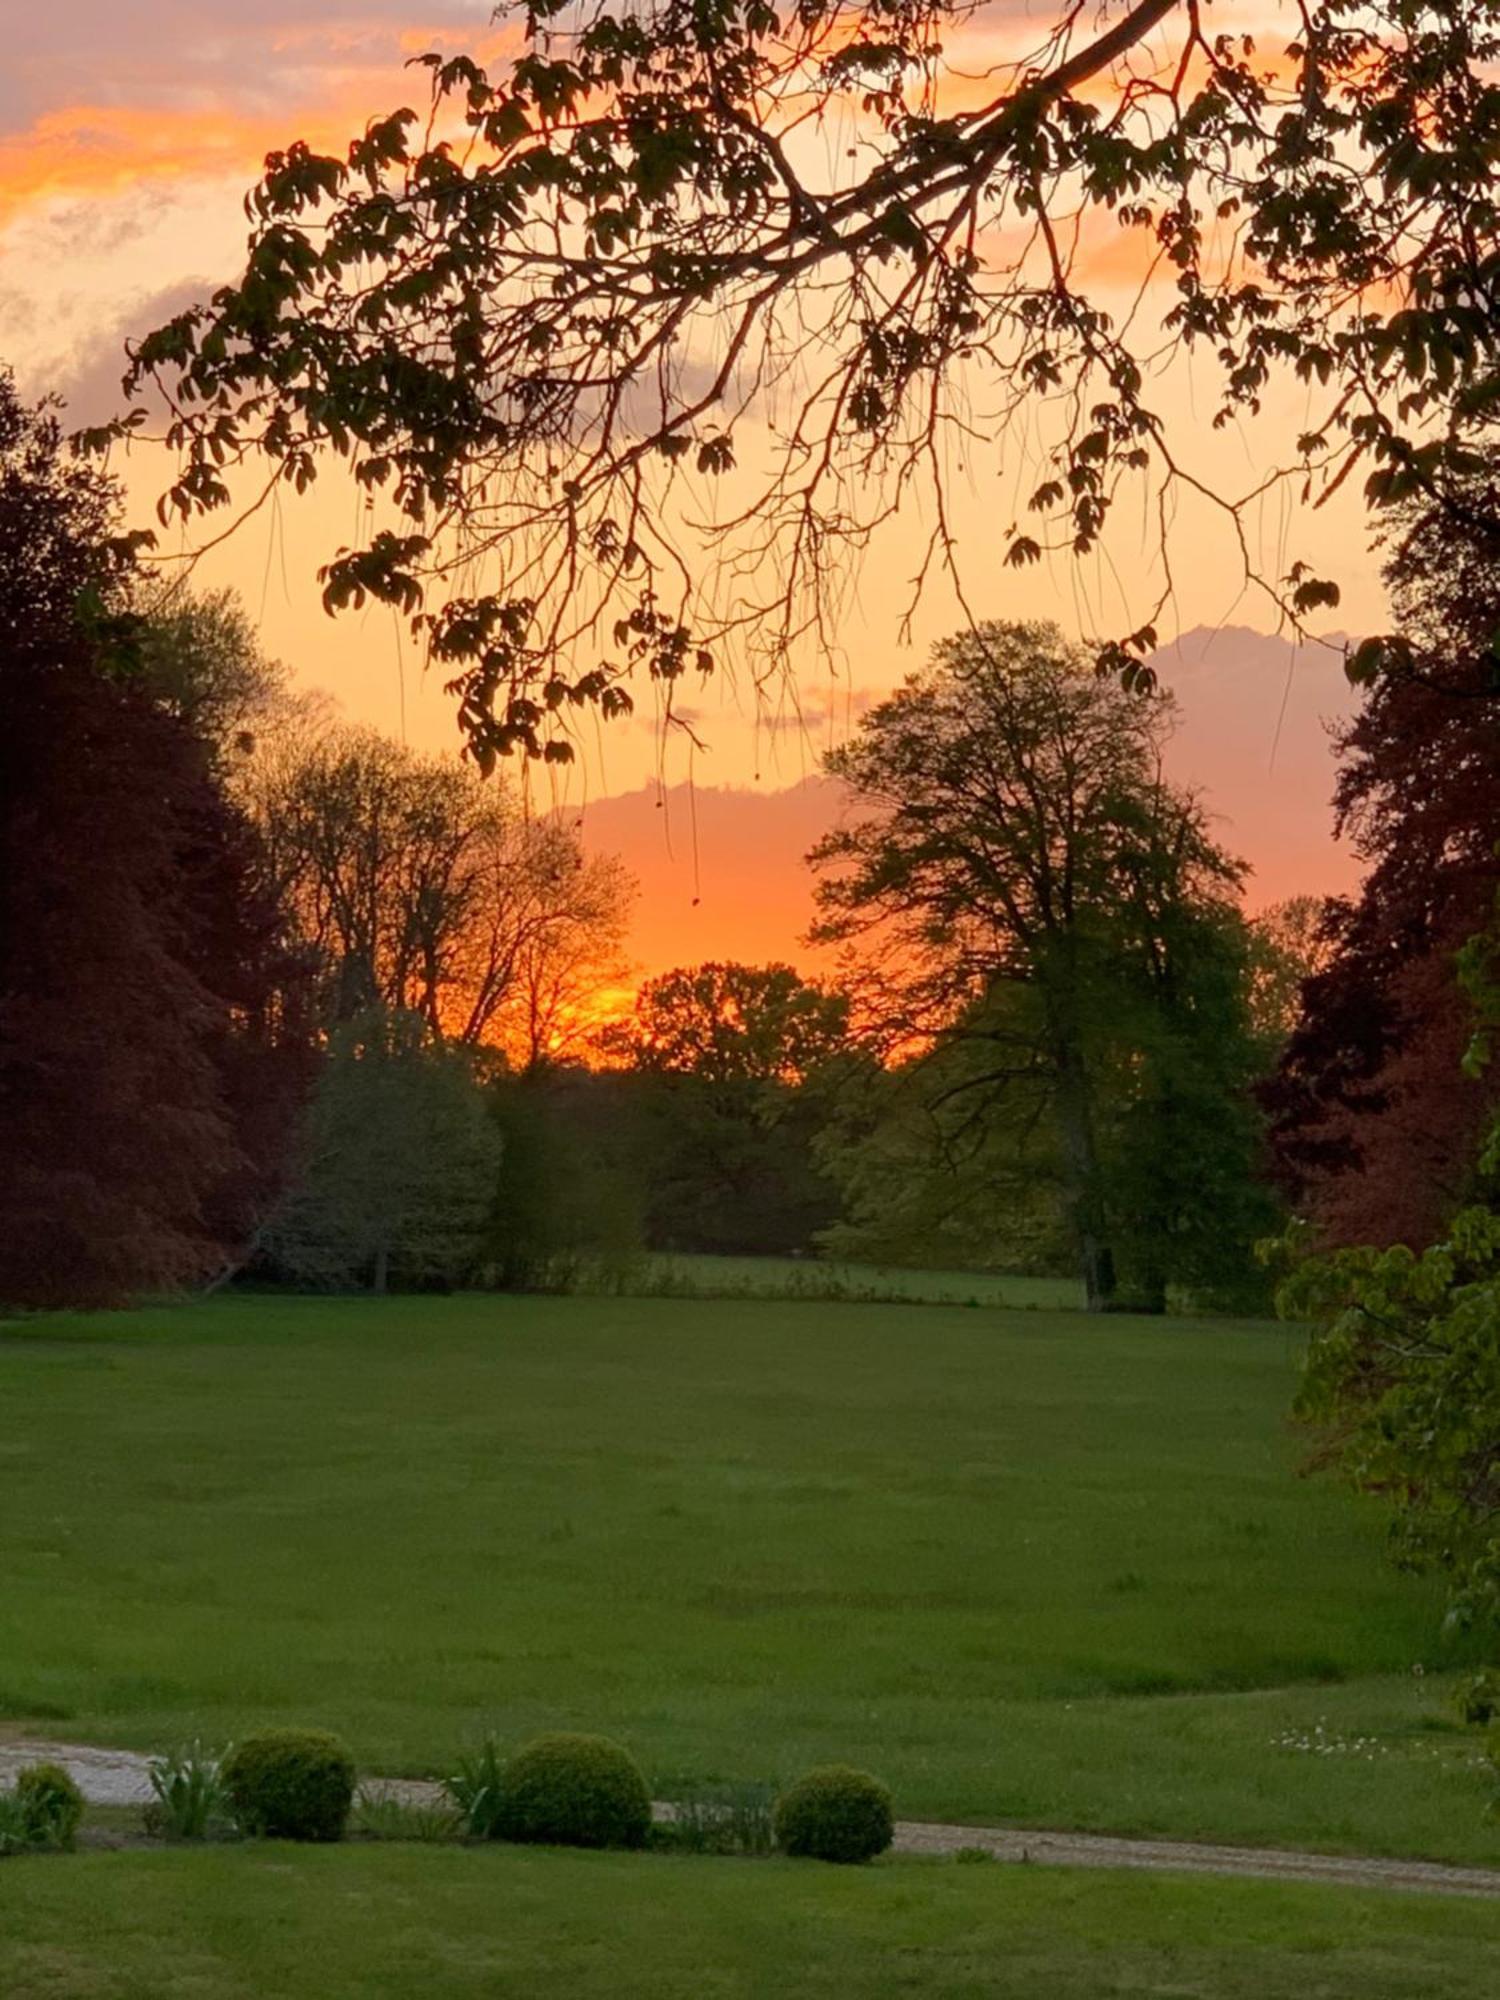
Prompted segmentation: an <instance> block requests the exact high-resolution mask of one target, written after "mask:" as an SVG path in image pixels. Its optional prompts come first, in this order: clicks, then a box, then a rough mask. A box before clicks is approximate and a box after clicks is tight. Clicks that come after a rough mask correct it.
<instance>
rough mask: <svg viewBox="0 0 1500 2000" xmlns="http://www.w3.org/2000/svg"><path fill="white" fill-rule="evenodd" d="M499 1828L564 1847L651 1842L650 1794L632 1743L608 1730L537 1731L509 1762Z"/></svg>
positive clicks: (513, 1836) (504, 1834) (508, 1835)
mask: <svg viewBox="0 0 1500 2000" xmlns="http://www.w3.org/2000/svg"><path fill="white" fill-rule="evenodd" d="M496 1831H497V1832H498V1833H499V1835H500V1837H501V1839H503V1840H523V1841H538V1842H544V1843H547V1844H552V1845H556V1846H559V1847H644V1846H645V1844H646V1839H647V1836H648V1835H649V1833H650V1831H651V1795H650V1793H649V1792H648V1791H647V1790H646V1781H645V1779H644V1778H643V1777H642V1776H641V1772H640V1767H639V1765H638V1764H637V1763H636V1761H635V1759H634V1758H633V1757H632V1756H631V1755H630V1753H629V1751H628V1750H622V1749H621V1747H620V1745H619V1744H618V1743H611V1742H610V1741H609V1739H608V1738H607V1737H604V1736H572V1735H556V1736H538V1737H537V1738H536V1740H535V1741H534V1742H532V1743H528V1744H527V1745H526V1747H525V1748H524V1749H523V1750H519V1751H518V1752H517V1753H516V1755H515V1756H514V1757H513V1758H512V1759H511V1761H510V1762H509V1764H507V1765H506V1767H505V1770H504V1773H503V1775H502V1778H501V1783H500V1811H499V1816H498V1823H497V1828H496Z"/></svg>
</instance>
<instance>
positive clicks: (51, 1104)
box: [0, 377, 305, 1305]
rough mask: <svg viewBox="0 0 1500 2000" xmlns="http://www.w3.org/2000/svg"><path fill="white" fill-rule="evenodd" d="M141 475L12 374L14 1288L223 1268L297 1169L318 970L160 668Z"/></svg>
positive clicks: (10, 1212) (3, 636)
mask: <svg viewBox="0 0 1500 2000" xmlns="http://www.w3.org/2000/svg"><path fill="white" fill-rule="evenodd" d="M116 505H117V496H116V494H115V492H114V490H113V488H112V487H110V486H109V485H108V484H107V483H106V482H104V481H103V480H101V479H99V478H98V477H96V476H95V475H94V474H93V473H91V472H89V471H87V470H85V469H82V468H80V467H79V466H78V465H77V464H76V463H74V462H73V461H72V460H71V459H70V458H69V457H68V456H67V454H66V453H65V451H64V449H63V447H62V444H61V439H60V437H59V433H58V427H57V425H56V423H55V421H54V420H53V419H52V418H51V416H50V415H48V414H47V413H46V412H33V411H28V410H27V409H25V408H24V407H23V406H22V405H21V404H20V403H19V401H18V400H17V398H16V396H15V393H14V390H13V387H12V385H11V383H10V381H9V378H8V377H0V1150H3V1153H4V1159H5V1171H4V1173H3V1175H0V1301H4V1302H5V1303H7V1304H35V1305H48V1304H64V1303H76V1304H90V1303H98V1302H102V1301H108V1300H113V1299H118V1298H120V1297H123V1296H125V1295H126V1294H128V1293H130V1292H132V1291H135V1290H138V1289H142V1288H146V1287H150V1288H161V1287H167V1286H175V1285H180V1284H184V1283H187V1282H191V1281H193V1280H195V1279H198V1278H201V1277H204V1276H206V1275H208V1274H210V1273H211V1272H213V1271H214V1270H215V1269H217V1268H218V1267H220V1266H221V1265H222V1264H223V1263H224V1262H225V1261H226V1260H228V1259H232V1258H233V1257H234V1256H235V1255H236V1254H237V1253H238V1252H239V1251H240V1250H241V1249H242V1248H243V1246H244V1244H245V1241H246V1239H247V1238H248V1237H249V1235H250V1234H251V1233H252V1232H253V1229H254V1226H255V1222H256V1220H257V1218H258V1216H259V1214H260V1213H261V1212H263V1210H264V1208H265V1207H266V1205H267V1203H268V1201H269V1199H270V1198H271V1195H272V1194H273V1192H274V1191H275V1188H276V1185H277V1179H278V1172H279V1166H280V1161H281V1156H282V1153H283V1151H284V1147H285V1142H286V1138H287V1131H288V1127H289V1124H290V1120H291V1118H292V1116H293V1114H294V1111H295V1107H296V1101H297V1098H298V1096H299V1093H300V1087H301V1083H302V1078H303V1050H304V1048H305V1037H304V1036H303V1034H302V1031H301V1023H300V1020H299V1018H298V1006H297V993H298V983H299V982H298V976H297V968H296V966H295V964H294V963H293V962H292V961H291V960H289V958H288V956H287V954H286V952H285V950H284V946H283V939H282V934H281V921H280V911H279V909H278V906H277V904H276V901H275V898H274V896H273V895H271V894H270V893H269V891H268V887H267V884H266V880H265V877H264V874H263V872H262V869H261V865H260V855H259V851H258V848H257V844H256V842H255V839H254V836H253V833H252V831H251V829H250V828H249V826H248V825H247V824H246V822H245V821H244V820H243V819H242V818H241V817H240V816H239V815H238V814H237V813H236V812H235V811H234V810H233V808H232V807H231V806H230V805H229V804H228V803H227V801H226V800H225V798H224V796H223V794H222V792H221V791H220V790H219V788H218V787H217V785H216V784H215V782H214V779H213V773H212V768H211V761H210V756H209V753H208V750H207V748H206V746H205V745H204V744H203V743H202V742H201V741H199V740H198V739H197V738H195V737H194V736H193V734H192V733H191V731H190V730H189V728H188V727H187V725H186V723H185V721H184V720H183V719H182V718H181V717H180V716H176V715H173V714H170V713H168V712H166V711H165V709H164V708H163V706H162V705H161V704H160V703H159V702H158V700H157V699H156V698H155V694H154V691H153V689H152V686H151V684H150V681H149V677H148V676H147V675H146V674H145V673H144V671H143V668H142V663H141V662H142V651H143V641H144V640H145V639H149V637H150V627H149V622H147V623H146V624H145V625H143V623H142V621H141V619H140V618H139V616H138V615H136V614H135V613H133V612H132V610H131V608H130V601H129V589H130V584H131V580H132V579H131V558H132V551H131V548H130V545H129V544H128V543H124V542H120V541H117V540H115V539H114V538H113V534H112V530H113V525H114V518H115V512H116Z"/></svg>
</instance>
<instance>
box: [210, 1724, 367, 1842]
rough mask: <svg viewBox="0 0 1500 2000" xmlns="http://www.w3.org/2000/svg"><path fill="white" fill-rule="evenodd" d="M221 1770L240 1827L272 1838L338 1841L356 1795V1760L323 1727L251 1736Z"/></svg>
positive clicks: (280, 1730)
mask: <svg viewBox="0 0 1500 2000" xmlns="http://www.w3.org/2000/svg"><path fill="white" fill-rule="evenodd" d="M219 1775H220V1777H221V1779H222V1781H223V1785H224V1791H225V1795H226V1796H227V1798H228V1800H229V1805H230V1810H231V1811H232V1812H233V1814H234V1817H235V1820H236V1821H237V1823H238V1825H239V1827H240V1830H241V1831H242V1832H244V1833H250V1834H260V1835H265V1836H266V1837H267V1838H269V1839H272V1840H337V1839H338V1838H339V1836H340V1835H341V1834H342V1833H343V1831H344V1822H345V1821H346V1820H347V1819H348V1817H349V1807H350V1805H351V1804H352V1803H353V1800H354V1760H353V1758H352V1757H351V1756H350V1755H349V1752H348V1751H347V1750H346V1749H345V1748H344V1746H343V1744H342V1743H341V1742H340V1741H339V1739H338V1737H336V1736H329V1735H328V1734H327V1733H326V1732H325V1731H323V1730H321V1729H267V1730H265V1731H263V1732H262V1733H261V1734H260V1735H259V1736H247V1737H246V1738H245V1740H244V1742H243V1743H237V1744H236V1745H235V1747H234V1749H232V1750H231V1751H230V1752H229V1754H228V1756H227V1757H226V1758H225V1759H224V1762H223V1764H222V1766H221V1767H220V1773H219Z"/></svg>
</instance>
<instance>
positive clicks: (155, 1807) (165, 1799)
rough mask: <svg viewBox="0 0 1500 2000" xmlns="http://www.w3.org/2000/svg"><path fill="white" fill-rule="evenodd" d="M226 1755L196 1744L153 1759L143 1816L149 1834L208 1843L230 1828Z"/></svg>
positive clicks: (147, 1769) (148, 1773)
mask: <svg viewBox="0 0 1500 2000" xmlns="http://www.w3.org/2000/svg"><path fill="white" fill-rule="evenodd" d="M226 1754H227V1753H223V1752H220V1751H217V1750H210V1749H206V1748H205V1747H204V1745H203V1744H202V1743H198V1742H193V1743H190V1744H188V1745H187V1747H186V1748H185V1749H181V1750H173V1751H167V1752H165V1753H164V1754H163V1755H161V1756H159V1757H153V1758H152V1759H151V1761H150V1763H149V1764H148V1765H147V1767H146V1775H147V1777H148V1779H149V1780H150V1783H151V1793H152V1803H151V1804H150V1805H149V1806H147V1807H146V1809H145V1814H144V1818H145V1823H146V1830H147V1832H148V1833H155V1834H160V1835H162V1836H163V1837H164V1838H166V1839H167V1840H206V1839H208V1837H209V1835H210V1834H211V1833H213V1832H214V1831H216V1830H217V1829H218V1828H220V1827H222V1826H224V1825H227V1824H228V1823H229V1820H230V1812H229V1797H228V1793H227V1791H226V1790H225V1785H224V1774H223V1766H224V1760H225V1755H226Z"/></svg>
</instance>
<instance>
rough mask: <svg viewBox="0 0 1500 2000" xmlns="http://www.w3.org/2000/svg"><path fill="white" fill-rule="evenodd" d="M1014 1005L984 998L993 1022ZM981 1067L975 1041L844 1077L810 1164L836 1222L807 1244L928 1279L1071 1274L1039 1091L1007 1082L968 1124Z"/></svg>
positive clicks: (984, 1068)
mask: <svg viewBox="0 0 1500 2000" xmlns="http://www.w3.org/2000/svg"><path fill="white" fill-rule="evenodd" d="M1023 1005H1024V1002H1023V1000H1022V998H1021V996H1019V995H1017V994H1016V993H1014V992H1012V993H1008V994H1005V995H1003V996H996V997H995V998H994V999H993V1000H992V1001H991V1007H992V1009H993V1010H994V1012H995V1014H996V1016H998V1015H999V1013H1000V1011H1001V1009H1002V1008H1004V1007H1009V1008H1011V1009H1016V1008H1019V1007H1022V1006H1023ZM991 1068H992V1057H991V1054H990V1049H989V1047H988V1046H987V1044H986V1042H985V1041H984V1040H982V1039H980V1037H979V1036H978V1035H973V1034H964V1035H958V1036H954V1037H952V1038H950V1039H948V1040H946V1041H944V1042H943V1043H941V1044H940V1045H938V1046H935V1047H933V1048H932V1049H930V1050H929V1051H928V1052H926V1054H924V1055H923V1056H921V1057H919V1058H911V1059H907V1060H904V1061H893V1062H891V1063H889V1064H887V1065H884V1066H882V1067H879V1068H873V1069H871V1070H870V1071H868V1072H866V1073H865V1074H864V1075H863V1076H862V1077H860V1078H858V1079H855V1080H854V1081H853V1082H852V1083H851V1086H850V1087H849V1088H847V1089H846V1090H844V1091H843V1092H842V1093H841V1094H840V1095H839V1097H838V1099H837V1100H836V1101H835V1103H834V1104H833V1106H832V1108H831V1115H830V1117H829V1119H828V1121H827V1123H826V1124H825V1125H824V1127H823V1129H822V1130H821V1131H820V1132H819V1134H818V1137H817V1140H816V1156H817V1159H818V1162H819V1164H820V1165H821V1166H822V1168H823V1170H824V1172H825V1173H827V1174H828V1176H829V1177H830V1179H832V1180H833V1182H834V1183H835V1185H836V1186H837V1187H838V1190H839V1194H840V1198H841V1206H842V1209H843V1216H842V1218H841V1219H840V1220H839V1221H837V1222H835V1223H833V1224H832V1225H831V1226H830V1227H828V1228H827V1229H824V1230H823V1231H822V1232H821V1233H820V1235H819V1238H818V1241H819V1245H820V1247H821V1249H822V1250H823V1252H824V1253H825V1254H826V1255H828V1256H830V1257H834V1258H841V1257H847V1258H852V1259H855V1260H857V1261H861V1262H868V1261H877V1260H878V1261H880V1262H890V1263H896V1264H904V1265H909V1266H917V1267H922V1266H925V1267H927V1268H929V1269H933V1270H945V1269H953V1270H962V1269H965V1268H967V1269H975V1268H978V1269H980V1270H986V1271H1005V1272H1014V1273H1024V1274H1027V1275H1028V1276H1029V1275H1035V1274H1042V1275H1048V1276H1052V1275H1056V1274H1060V1273H1065V1272H1073V1271H1075V1270H1076V1269H1077V1252H1076V1246H1075V1244H1074V1242H1073V1239H1072V1234H1071V1231H1070V1229H1069V1225H1068V1216H1067V1206H1066V1202H1067V1197H1066V1190H1065V1187H1064V1181H1063V1167H1062V1161H1061V1158H1060V1156H1059V1150H1058V1144H1057V1138H1056V1134H1055V1131H1054V1129H1053V1127H1052V1124H1051V1121H1050V1120H1049V1119H1048V1118H1047V1116H1046V1087H1045V1083H1044V1082H1043V1080H1042V1079H1041V1078H1040V1077H1039V1078H1038V1079H1036V1081H1035V1082H1034V1083H1029V1082H1028V1081H1027V1080H1025V1079H1023V1078H1020V1077H1015V1078H1012V1079H1010V1081H1009V1082H1008V1085H1007V1087H1006V1089H1005V1090H1004V1091H1003V1092H997V1093H995V1094H994V1095H993V1097H992V1098H991V1099H990V1101H988V1102H987V1103H986V1105H985V1113H984V1116H983V1118H974V1117H971V1116H970V1115H969V1107H970V1104H971V1102H972V1099H973V1095H974V1093H975V1091H976V1090H981V1089H983V1088H984V1085H985V1081H986V1078H987V1076H988V1074H989V1072H990V1070H991Z"/></svg>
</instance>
